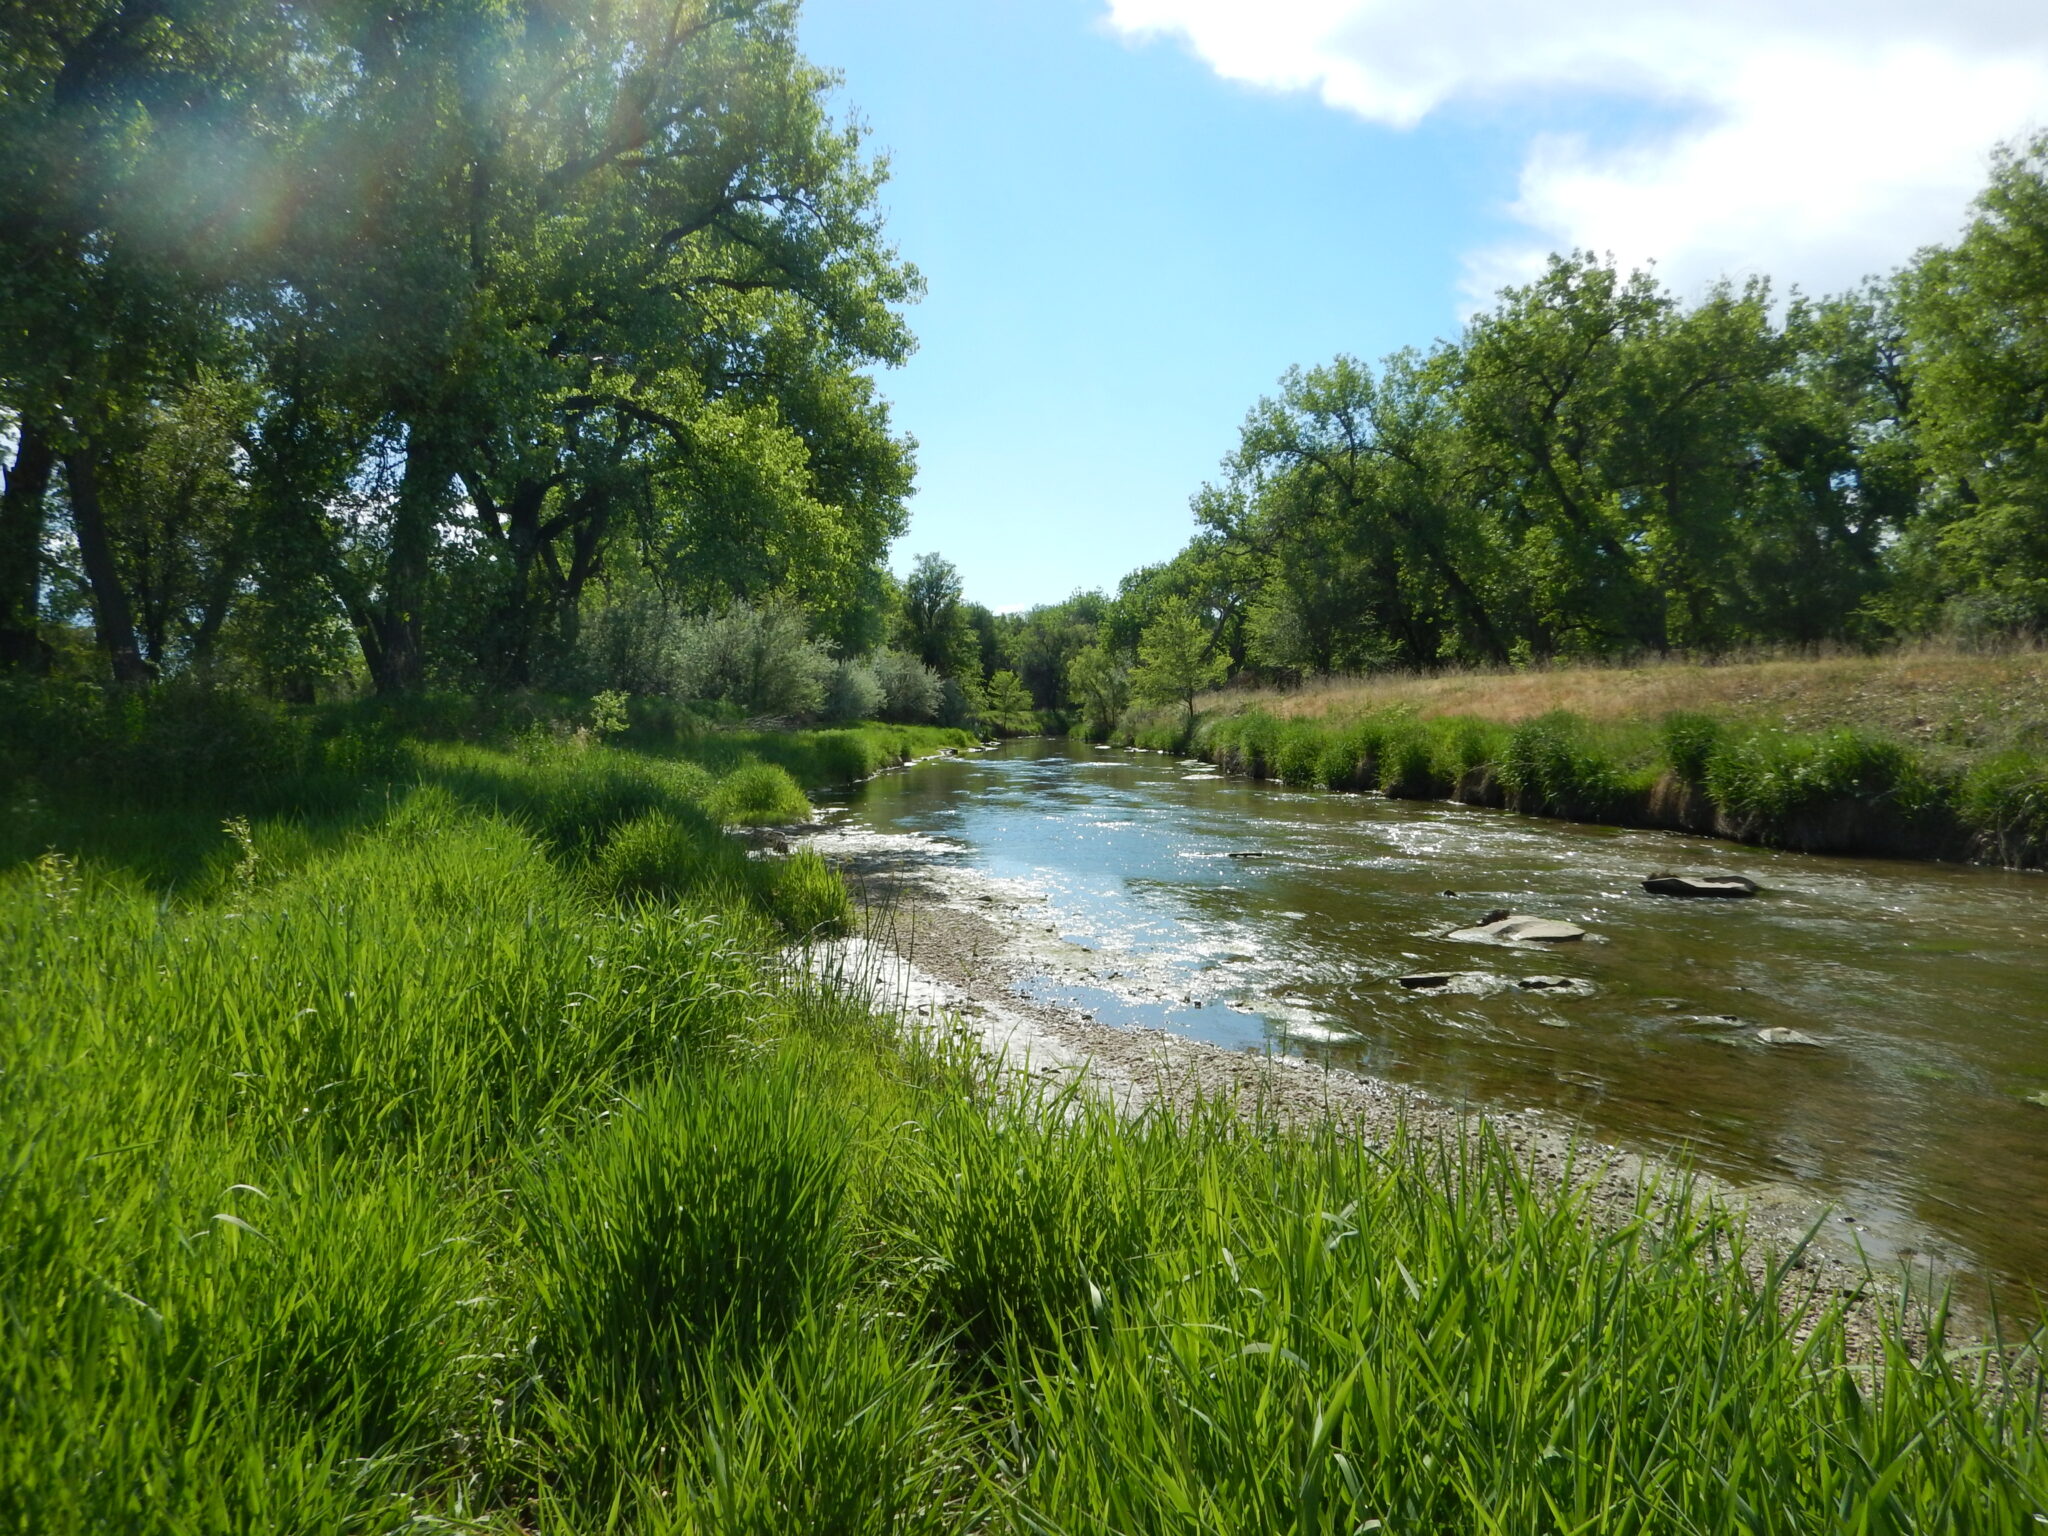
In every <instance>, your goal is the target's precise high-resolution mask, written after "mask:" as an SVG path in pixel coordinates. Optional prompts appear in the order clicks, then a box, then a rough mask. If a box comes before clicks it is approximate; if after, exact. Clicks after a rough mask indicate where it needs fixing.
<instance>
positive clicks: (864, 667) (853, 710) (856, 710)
mask: <svg viewBox="0 0 2048 1536" xmlns="http://www.w3.org/2000/svg"><path fill="white" fill-rule="evenodd" d="M881 714H882V681H881V679H880V678H878V677H877V676H876V675H875V669H874V668H873V667H872V666H869V665H868V664H867V663H865V662H858V661H842V662H840V663H838V664H837V665H836V666H834V667H833V669H832V676H831V678H830V679H829V680H828V681H827V682H826V684H825V718H826V719H827V720H833V721H838V722H842V723H844V722H848V721H856V720H876V719H879V718H881Z"/></svg>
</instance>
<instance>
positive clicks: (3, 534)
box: [0, 420, 57, 672]
mask: <svg viewBox="0 0 2048 1536" xmlns="http://www.w3.org/2000/svg"><path fill="white" fill-rule="evenodd" d="M56 464H57V454H56V450H55V448H54V447H53V446H52V445H51V442H50V435H49V433H48V432H47V431H46V430H45V429H44V428H43V426H42V424H41V423H40V422H36V421H33V420H24V421H23V422H22V423H21V432H20V441H19V442H18V443H17V444H16V446H15V450H14V463H13V464H12V465H11V466H10V467H9V468H8V471H7V488H6V490H5V492H4V493H0V671H9V672H19V671H30V670H36V669H39V668H40V667H41V665H42V661H43V647H42V643H41V639H40V637H39V636H38V635H37V633H36V618H37V614H38V612H39V611H40V609H41V605H42V586H43V509H44V507H45V505H46V504H47V502H48V500H49V492H50V472H51V471H52V470H53V469H54V468H55V467H56Z"/></svg>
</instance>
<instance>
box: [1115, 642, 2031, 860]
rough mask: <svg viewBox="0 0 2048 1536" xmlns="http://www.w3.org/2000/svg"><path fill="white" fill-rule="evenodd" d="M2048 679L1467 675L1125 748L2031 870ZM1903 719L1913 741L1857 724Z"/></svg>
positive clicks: (1420, 791)
mask: <svg viewBox="0 0 2048 1536" xmlns="http://www.w3.org/2000/svg"><path fill="white" fill-rule="evenodd" d="M2041 677H2042V666H2041V658H2040V656H2039V654H2038V653H2033V652H2028V653H2022V654H2020V655H2015V656H2004V657H1999V656H1963V655H1955V654H1947V655H1935V656H1931V657H1922V658H1919V659H1918V661H1917V664H1916V661H1915V660H1914V659H1912V658H1890V659H1879V658H1844V659H1840V660H1837V661H1833V662H1825V661H1809V662H1777V663H1763V664H1751V665H1749V666H1747V667H1743V666H1734V667H1729V668H1703V667H1699V666H1680V665H1666V666H1662V667H1641V668H1632V669H1630V668H1615V669H1603V668H1580V669H1561V670H1557V671H1545V672H1536V673H1513V672H1508V673H1468V674H1451V675H1442V676H1437V677H1416V678H1407V679H1380V680H1366V681H1358V682H1353V683H1350V684H1341V683H1339V684H1332V685H1328V686H1325V687H1323V688H1321V689H1318V690H1313V691H1308V692H1303V693H1297V694H1270V693H1269V694H1259V693H1249V694H1242V693H1241V694H1237V695H1231V694H1222V695H1210V696H1209V699H1210V704H1211V707H1210V708H1209V709H1208V710H1207V711H1206V712H1204V713H1202V714H1201V715H1200V716H1199V717H1197V716H1196V714H1195V713H1194V710H1193V707H1192V704H1190V705H1189V706H1188V708H1187V709H1186V711H1185V712H1184V711H1183V710H1181V709H1179V708H1170V709H1162V710H1160V711H1157V712H1154V713H1150V714H1148V713H1146V712H1144V711H1142V710H1140V711H1134V712H1132V713H1131V714H1130V715H1129V716H1127V717H1126V719H1125V721H1124V722H1123V724H1122V727H1121V729H1120V732H1119V733H1118V734H1119V739H1121V740H1123V741H1125V742H1126V743H1130V744H1135V745H1140V746H1146V747H1150V748H1154V749H1157V750H1188V751H1192V752H1195V753H1197V754H1198V755H1200V756H1202V757H1204V758H1207V759H1208V760H1210V761H1212V762H1214V763H1216V764H1217V765H1218V766H1219V767H1221V768H1223V769H1224V770H1225V771H1226V772H1230V773H1239V774H1246V775H1249V776H1251V777H1253V778H1270V779H1277V780H1280V781H1282V782H1285V783H1289V784H1306V785H1320V786H1322V787H1324V788H1328V789H1338V790H1354V791H1360V790H1372V791H1378V792H1381V793H1384V794H1387V795H1390V796H1394V797H1397V798H1407V799H1456V800H1461V801H1464V802H1466V803H1468V804H1472V805H1491V806H1505V807H1507V808H1510V809H1513V810H1517V811H1522V812H1525V813H1528V814H1532V815H1539V816H1557V817H1565V818H1569V819H1572V820H1579V821H1603V822H1610V823H1618V824H1623V825H1629V826H1642V827H1662V828H1668V829H1671V830H1677V831H1689V832H1702V833H1709V834H1712V835H1715V836H1720V837H1728V838H1734V839H1738V840H1741V841H1744V842H1755V843H1765V844H1771V845H1774V846H1780V847H1790V848H1797V849H1801V850H1805V851H1810V852H1829V853H1864V854H1888V855H1896V856H1902V857H1916V858H1927V857H1940V858H1956V859H1969V860H1974V861H1978V862H1983V863H1992V864H2000V865H2005V866H2009V867H2014V868H2021V867H2030V866H2038V865H2040V864H2042V863H2044V862H2048V756H2044V755H2043V753H2042V750H2041V739H2042V726H2043V722H2042V721H2041V720H2040V719H2039V718H2038V703H2039V699H2038V695H2039V692H2040V684H2041ZM1916 683H1917V687H1916V686H1914V684H1916ZM1886 690H1889V691H1891V692H1892V694H1893V697H1892V698H1891V699H1890V700H1889V701H1876V700H1873V699H1871V698H1870V697H1868V695H1869V694H1870V693H1871V692H1873V691H1875V692H1883V691H1886ZM1902 701H1904V702H1906V703H1907V705H1908V708H1909V710H1910V713H1909V714H1908V716H1907V720H1909V721H1910V725H1908V724H1907V723H1906V721H1887V722H1886V724H1888V725H1889V726H1890V727H1891V728H1889V729H1887V728H1886V726H1885V725H1877V724H1851V723H1849V722H1850V721H1851V720H1861V721H1879V720H1885V718H1886V717H1887V716H1888V715H1894V714H1897V713H1899V712H1900V704H1901V702H1902ZM1565 703H1570V704H1572V705H1574V706H1576V707H1575V708H1565V707H1562V706H1563V704H1565ZM1660 706H1661V707H1660ZM1923 711H1924V713H1923ZM1929 715H1932V716H1933V717H1934V718H1933V719H1932V720H1930V719H1929V718H1928V716H1929ZM1802 716H1803V717H1804V718H1803V721H1802V723H1803V724H1804V727H1805V728H1800V727H1799V726H1797V725H1789V724H1788V723H1787V720H1788V717H1790V718H1791V719H1794V720H1800V719H1801V718H1802ZM1916 738H1917V739H1916Z"/></svg>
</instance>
